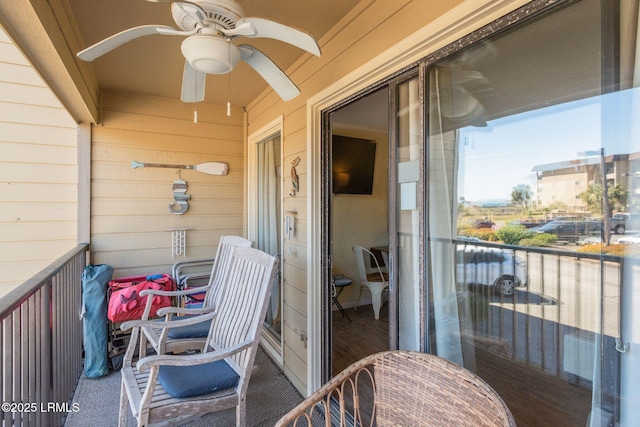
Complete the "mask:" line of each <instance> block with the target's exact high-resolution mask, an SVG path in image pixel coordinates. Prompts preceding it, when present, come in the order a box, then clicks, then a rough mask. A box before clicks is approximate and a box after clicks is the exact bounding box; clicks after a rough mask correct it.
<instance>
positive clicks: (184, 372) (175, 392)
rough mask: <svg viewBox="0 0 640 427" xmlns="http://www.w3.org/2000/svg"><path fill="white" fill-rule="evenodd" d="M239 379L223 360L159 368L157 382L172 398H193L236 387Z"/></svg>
mask: <svg viewBox="0 0 640 427" xmlns="http://www.w3.org/2000/svg"><path fill="white" fill-rule="evenodd" d="M239 380H240V377H239V376H238V374H237V373H236V371H234V370H233V368H231V366H229V364H228V363H227V362H226V361H224V360H216V361H215V362H211V363H206V364H204V365H197V366H161V367H160V370H159V372H158V381H160V384H162V387H164V389H165V390H166V391H167V393H169V394H170V395H171V396H173V397H176V398H178V397H195V396H202V395H203V394H209V393H213V392H214V391H220V390H226V389H228V388H231V387H235V386H236V385H238V381H239Z"/></svg>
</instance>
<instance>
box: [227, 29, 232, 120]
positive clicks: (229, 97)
mask: <svg viewBox="0 0 640 427" xmlns="http://www.w3.org/2000/svg"><path fill="white" fill-rule="evenodd" d="M227 43H229V44H228V45H227V52H228V54H229V58H228V60H229V62H228V64H229V67H231V40H227ZM227 117H231V70H229V72H228V73H227Z"/></svg>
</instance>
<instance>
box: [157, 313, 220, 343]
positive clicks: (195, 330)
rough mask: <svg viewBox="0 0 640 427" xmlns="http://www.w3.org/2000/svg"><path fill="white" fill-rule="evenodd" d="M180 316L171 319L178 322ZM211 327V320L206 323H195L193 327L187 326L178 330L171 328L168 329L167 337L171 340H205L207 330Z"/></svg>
mask: <svg viewBox="0 0 640 427" xmlns="http://www.w3.org/2000/svg"><path fill="white" fill-rule="evenodd" d="M180 318H184V317H180V316H176V317H173V319H175V320H178V319H180ZM210 327H211V320H208V321H206V322H200V323H196V324H195V325H188V326H180V327H179V328H171V329H169V333H168V334H167V336H168V337H169V338H171V339H174V340H176V339H182V338H206V337H207V335H208V334H209V328H210Z"/></svg>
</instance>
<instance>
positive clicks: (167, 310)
mask: <svg viewBox="0 0 640 427" xmlns="http://www.w3.org/2000/svg"><path fill="white" fill-rule="evenodd" d="M214 310H215V307H201V308H182V307H163V308H161V309H159V310H158V311H157V312H156V314H157V315H158V316H160V317H164V316H166V315H168V314H184V315H187V316H189V315H193V316H195V315H199V314H206V313H209V312H211V311H214Z"/></svg>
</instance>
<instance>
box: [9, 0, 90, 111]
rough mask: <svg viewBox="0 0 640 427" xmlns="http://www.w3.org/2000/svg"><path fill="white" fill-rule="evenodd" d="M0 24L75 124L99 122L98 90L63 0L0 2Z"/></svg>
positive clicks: (67, 7)
mask: <svg viewBox="0 0 640 427" xmlns="http://www.w3.org/2000/svg"><path fill="white" fill-rule="evenodd" d="M0 25H2V26H3V27H4V29H5V31H6V32H7V34H8V35H9V37H11V39H12V40H13V42H14V43H15V44H16V46H17V47H18V48H19V49H20V50H21V51H22V53H23V54H24V56H25V57H26V58H27V60H28V61H29V62H30V63H31V65H32V66H33V67H34V68H35V70H36V71H37V72H38V73H39V74H40V76H41V77H42V79H43V80H44V81H45V82H46V84H47V85H48V86H49V87H50V88H51V90H52V91H53V92H54V93H55V95H56V96H57V97H58V99H60V102H61V103H62V104H63V105H64V106H65V108H66V109H67V110H68V111H69V113H70V114H71V115H72V116H73V118H74V119H75V120H76V122H78V123H99V119H100V117H99V111H100V109H99V91H98V85H97V83H96V81H95V78H94V75H93V72H92V70H91V67H90V65H89V64H86V63H84V62H82V61H80V60H79V59H78V58H77V57H76V55H75V52H78V51H80V50H81V46H82V44H81V43H80V37H79V35H78V31H77V28H76V26H75V23H74V22H73V18H72V15H71V11H70V8H69V6H68V4H67V3H66V0H48V1H44V0H14V1H0Z"/></svg>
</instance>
